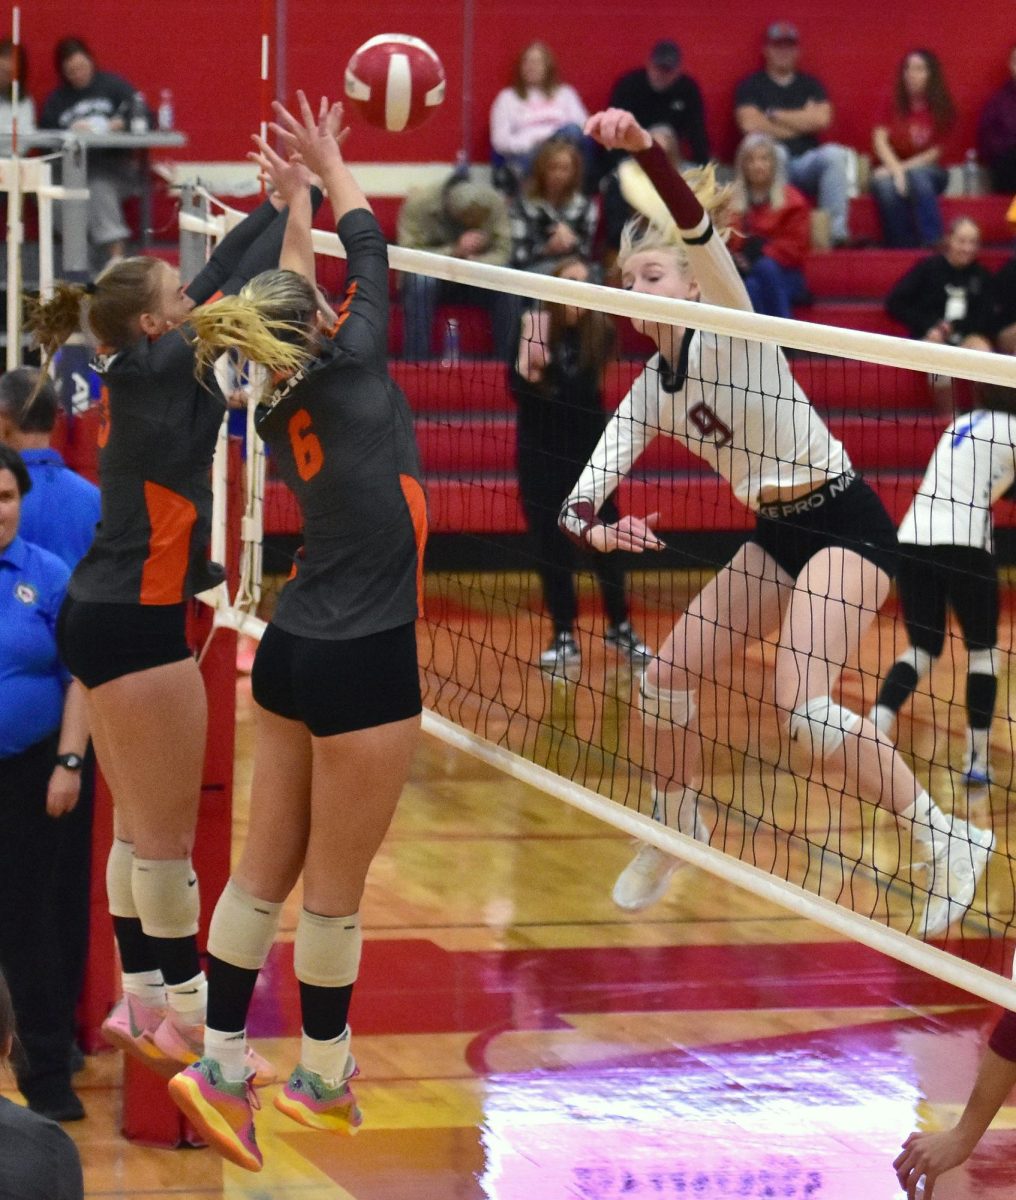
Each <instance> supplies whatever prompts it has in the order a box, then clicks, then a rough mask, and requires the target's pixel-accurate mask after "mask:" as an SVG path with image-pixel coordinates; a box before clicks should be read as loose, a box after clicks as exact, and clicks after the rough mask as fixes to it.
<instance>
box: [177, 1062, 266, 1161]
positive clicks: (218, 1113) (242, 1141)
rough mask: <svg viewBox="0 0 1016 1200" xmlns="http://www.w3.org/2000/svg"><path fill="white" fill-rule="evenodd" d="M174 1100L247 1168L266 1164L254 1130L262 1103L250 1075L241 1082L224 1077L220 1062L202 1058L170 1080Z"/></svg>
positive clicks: (231, 1157) (205, 1135)
mask: <svg viewBox="0 0 1016 1200" xmlns="http://www.w3.org/2000/svg"><path fill="white" fill-rule="evenodd" d="M169 1094H170V1096H171V1098H172V1100H173V1103H174V1104H175V1105H176V1106H177V1108H178V1109H179V1110H180V1111H181V1112H182V1113H183V1114H184V1116H185V1117H186V1118H187V1120H188V1121H190V1123H191V1124H192V1125H193V1126H194V1128H195V1129H196V1130H197V1131H198V1133H199V1134H200V1135H201V1136H202V1137H203V1138H204V1139H205V1141H206V1142H207V1143H208V1144H209V1146H212V1147H213V1148H214V1149H216V1150H218V1152H219V1153H220V1154H221V1155H222V1157H223V1158H228V1159H229V1161H230V1162H231V1163H236V1165H237V1166H238V1167H243V1168H244V1170H245V1171H260V1170H261V1167H262V1166H263V1164H264V1159H263V1158H262V1157H261V1151H260V1150H259V1149H258V1143H257V1137H256V1136H255V1133H254V1110H255V1109H256V1108H260V1107H261V1104H260V1102H259V1101H258V1099H257V1094H256V1093H255V1091H254V1087H253V1077H252V1076H250V1075H248V1077H247V1078H246V1079H242V1080H241V1081H240V1082H239V1083H231V1082H230V1081H229V1080H228V1079H223V1077H222V1072H221V1070H220V1069H219V1064H218V1063H217V1062H215V1060H214V1059H211V1058H201V1059H198V1061H197V1062H196V1063H194V1064H192V1065H191V1066H189V1067H187V1068H186V1069H185V1070H183V1071H181V1072H180V1073H179V1075H174V1076H173V1078H172V1079H171V1080H170V1081H169Z"/></svg>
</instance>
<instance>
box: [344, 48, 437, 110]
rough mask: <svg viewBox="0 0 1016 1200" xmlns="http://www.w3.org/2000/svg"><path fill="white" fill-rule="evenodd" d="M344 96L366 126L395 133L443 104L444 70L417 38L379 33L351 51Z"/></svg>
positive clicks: (431, 51)
mask: <svg viewBox="0 0 1016 1200" xmlns="http://www.w3.org/2000/svg"><path fill="white" fill-rule="evenodd" d="M346 95H347V96H348V97H349V99H350V100H352V102H353V104H354V105H355V106H356V108H357V109H358V110H359V112H360V113H361V115H362V116H363V117H364V119H365V120H367V121H369V122H370V124H371V125H376V126H378V128H380V129H387V130H388V131H389V132H390V133H401V132H402V131H403V130H404V129H415V128H416V127H417V126H418V125H421V124H422V123H423V122H424V121H426V119H427V118H428V117H429V116H430V114H431V113H432V112H433V111H434V109H435V108H437V107H438V105H440V103H441V102H442V100H444V95H445V73H444V67H443V66H442V64H441V60H440V59H439V58H438V56H437V55H436V54H435V53H434V51H433V50H432V49H431V48H430V46H428V45H427V43H426V42H424V41H422V40H421V39H420V38H415V37H410V36H409V35H408V34H404V33H382V34H379V35H378V36H377V37H372V38H371V39H370V40H369V41H366V42H364V43H363V45H362V46H361V47H360V48H359V49H358V50H356V51H354V53H353V57H352V58H351V59H350V60H349V63H348V65H347V66H346Z"/></svg>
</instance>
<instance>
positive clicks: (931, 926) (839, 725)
mask: <svg viewBox="0 0 1016 1200" xmlns="http://www.w3.org/2000/svg"><path fill="white" fill-rule="evenodd" d="M888 591H889V577H888V576H887V575H886V573H885V572H884V571H882V570H881V569H880V568H879V567H877V566H876V565H875V564H874V563H872V562H870V561H869V560H867V559H863V558H861V556H860V555H858V554H857V553H855V552H854V551H852V550H847V549H844V548H843V547H839V546H833V547H830V548H829V549H826V550H822V551H820V552H819V553H818V554H816V555H815V556H814V557H813V558H812V559H811V560H810V561H809V563H808V564H807V566H806V567H805V569H804V571H803V572H802V573H801V575H800V577H799V578H798V580H797V584H796V585H795V588H794V593H793V597H792V599H791V602H790V606H789V609H788V612H787V615H786V617H785V619H784V622H783V628H782V631H781V635H780V647H779V651H778V654H777V678H776V692H777V695H776V702H777V709H778V711H779V714H780V719H781V724H782V726H783V728H784V730H785V731H786V733H787V735H789V738H790V741H791V744H792V753H793V754H794V756H795V757H792V759H791V766H792V768H795V767H796V768H797V769H800V770H801V771H802V772H803V773H804V774H806V775H807V776H808V777H809V778H811V779H813V780H815V781H816V782H819V783H822V784H825V785H826V786H829V787H831V788H833V789H840V788H842V789H843V790H845V791H847V792H849V793H850V794H851V795H855V796H857V797H859V798H860V799H861V800H862V801H865V802H867V803H870V804H876V805H880V806H883V807H886V808H888V809H889V810H890V811H891V812H893V813H894V814H895V816H896V817H897V820H899V821H900V825H901V831H902V832H904V835H905V836H906V835H908V834H909V838H910V840H911V845H910V851H911V855H912V857H913V856H914V854H913V852H914V850H915V848H916V849H917V850H919V851H921V852H923V853H930V854H931V855H932V873H931V881H930V883H929V887H928V900H927V905H926V907H925V909H924V912H923V913H922V914H921V916H920V918H919V920H918V929H919V931H920V932H921V933H922V934H923V935H924V936H925V937H931V936H934V935H935V934H938V933H942V932H944V931H945V929H946V928H947V927H948V925H949V924H950V922H951V921H952V920H954V919H955V918H956V917H958V916H959V915H961V913H962V912H964V911H965V910H966V909H967V908H969V906H970V903H971V902H972V900H973V896H974V892H975V890H976V886H977V881H978V879H979V878H980V875H981V874H982V873H983V871H984V867H985V865H986V864H987V858H988V854H989V853H990V850H991V846H992V845H993V839H992V838H991V837H990V835H988V834H986V833H985V831H982V830H978V829H975V828H974V827H973V826H971V825H969V824H967V823H965V822H959V821H957V820H956V818H955V817H953V818H949V817H946V815H945V814H944V813H943V812H942V811H941V809H939V808H938V806H937V805H936V804H935V803H934V801H933V800H932V799H931V797H930V796H929V795H928V794H927V792H925V790H924V789H923V788H922V787H921V786H920V784H919V783H918V782H917V780H916V779H915V778H914V776H913V774H912V773H911V771H910V769H909V768H908V767H907V765H906V764H905V763H904V761H903V759H902V757H901V756H900V755H899V754H898V753H897V752H896V749H895V747H893V746H892V745H890V744H889V743H888V742H886V741H884V740H882V739H880V738H879V737H878V735H877V733H876V730H875V728H874V726H873V725H871V724H870V722H868V721H866V720H864V719H863V718H861V717H860V716H859V715H858V714H857V713H853V712H851V711H850V710H849V709H847V708H844V707H843V706H841V705H839V704H837V703H836V702H835V701H834V700H833V699H832V690H833V686H834V684H835V682H836V680H837V678H838V677H839V674H840V672H841V671H842V669H843V667H844V665H849V664H851V663H855V662H856V661H857V650H858V646H859V645H860V641H861V638H862V636H863V635H864V633H865V631H866V630H867V628H868V627H869V626H870V624H871V622H872V621H873V620H874V619H875V617H876V615H877V613H878V609H879V608H880V607H881V605H882V603H883V602H884V600H885V597H886V595H887V594H888ZM795 759H796V761H795ZM954 910H955V911H954Z"/></svg>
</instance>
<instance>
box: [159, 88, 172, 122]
mask: <svg viewBox="0 0 1016 1200" xmlns="http://www.w3.org/2000/svg"><path fill="white" fill-rule="evenodd" d="M174 121H175V114H174V112H173V93H172V92H171V91H170V90H169V88H163V89H162V91H161V92H160V93H159V128H160V129H161V130H162V132H163V133H169V131H170V130H171V129H172V128H173V124H174Z"/></svg>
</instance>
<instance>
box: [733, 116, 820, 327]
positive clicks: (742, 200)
mask: <svg viewBox="0 0 1016 1200" xmlns="http://www.w3.org/2000/svg"><path fill="white" fill-rule="evenodd" d="M731 229H732V230H733V231H734V236H733V237H732V239H731V246H730V249H731V253H732V255H733V258H734V262H735V263H736V264H737V268H738V270H739V271H740V272H741V275H742V276H743V278H744V286H745V287H746V288H747V289H748V295H749V296H750V297H751V302H752V305H753V307H754V309H755V311H756V312H760V313H765V314H766V315H767V316H770V317H789V316H791V315H792V314H791V306H792V305H794V304H800V303H801V302H802V301H803V300H804V299H805V298H806V295H807V289H806V288H805V283H804V262H805V259H806V258H807V256H808V252H809V250H810V249H811V208H810V206H809V204H808V201H807V200H805V198H804V196H802V195H801V193H800V192H799V191H798V190H797V188H795V187H794V186H793V185H792V184H789V183H787V177H786V172H785V169H784V160H783V157H782V155H780V153H779V151H778V150H777V148H776V143H775V142H774V141H773V139H772V138H771V137H770V136H769V135H768V134H767V133H749V134H748V136H747V137H746V138H744V139H743V140H742V142H741V144H740V146H738V148H737V155H736V157H735V159H734V186H733V192H732V195H731ZM737 234H740V238H738V237H737V236H736V235H737Z"/></svg>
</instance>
